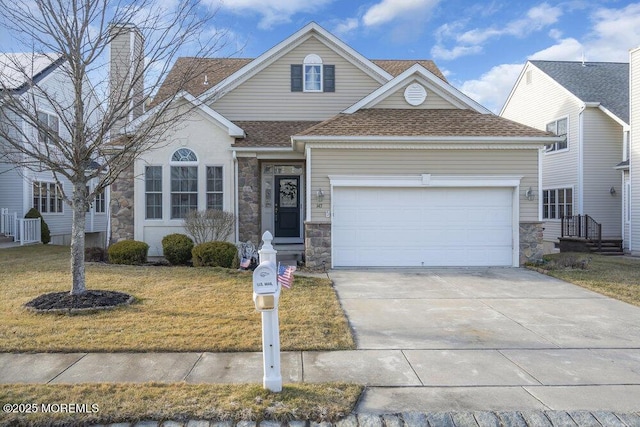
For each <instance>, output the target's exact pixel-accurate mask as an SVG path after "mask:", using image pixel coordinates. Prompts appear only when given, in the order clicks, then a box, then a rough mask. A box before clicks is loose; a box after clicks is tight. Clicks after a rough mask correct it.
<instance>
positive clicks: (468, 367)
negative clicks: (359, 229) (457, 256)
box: [321, 268, 640, 413]
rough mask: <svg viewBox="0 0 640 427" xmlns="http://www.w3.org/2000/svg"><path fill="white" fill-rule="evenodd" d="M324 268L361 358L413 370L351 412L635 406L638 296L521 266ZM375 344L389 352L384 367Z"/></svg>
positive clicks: (639, 357)
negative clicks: (619, 295)
mask: <svg viewBox="0 0 640 427" xmlns="http://www.w3.org/2000/svg"><path fill="white" fill-rule="evenodd" d="M330 276H331V279H332V280H333V281H334V284H335V288H336V290H337V293H338V296H339V298H340V301H341V304H342V305H343V308H344V310H345V312H346V314H347V317H348V318H349V321H350V324H351V326H352V328H353V330H354V333H355V337H356V342H357V347H358V349H359V350H366V351H365V352H364V353H362V354H367V353H370V354H371V357H372V360H370V361H368V362H366V363H367V364H369V366H374V365H373V364H374V363H377V366H378V368H377V369H375V370H374V371H376V372H377V373H378V374H379V375H383V374H384V375H391V376H393V375H395V374H397V375H398V378H406V377H411V378H413V380H414V382H413V383H412V385H413V386H414V387H413V388H408V387H404V388H389V387H375V386H374V387H370V388H368V389H367V391H366V393H365V396H364V398H363V400H362V401H361V402H360V404H359V410H360V411H364V412H380V413H384V412H389V411H406V410H421V409H423V408H424V405H427V406H431V407H434V406H435V407H436V408H440V409H441V410H442V409H444V410H451V409H452V408H453V409H455V408H457V407H458V408H464V409H467V410H468V409H476V408H482V407H484V408H487V407H497V408H500V409H509V408H526V409H562V410H566V409H574V410H575V409H586V410H596V409H603V410H604V409H607V410H618V411H638V410H640V399H639V398H638V396H640V308H638V307H634V306H632V305H629V304H626V303H623V302H620V301H617V300H613V299H610V298H607V297H604V296H602V295H599V294H597V293H594V292H591V291H588V290H585V289H583V288H580V287H578V286H575V285H572V284H569V283H566V282H563V281H560V280H557V279H554V278H551V277H548V276H545V275H542V274H539V273H536V272H533V271H530V270H526V269H516V268H469V269H457V268H456V269H424V270H333V271H331V272H330ZM380 351H384V354H388V352H389V351H397V353H396V358H397V360H395V362H394V363H396V365H394V367H393V368H392V369H386V368H385V363H381V362H380V361H377V362H376V356H375V355H376V353H379V352H380ZM325 357H330V356H325ZM383 362H384V361H383ZM321 363H322V364H327V363H330V361H327V360H325V361H321ZM387 365H389V364H388V363H387ZM394 372H395V373H394ZM343 374H344V373H343ZM355 375H356V374H355V373H354V376H355ZM413 375H415V377H414V376H413ZM387 383H388V381H387ZM369 384H371V385H373V384H375V380H374V379H372V380H371V381H370V382H369ZM406 385H409V382H407V383H406Z"/></svg>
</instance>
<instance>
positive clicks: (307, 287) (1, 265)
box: [0, 245, 355, 352]
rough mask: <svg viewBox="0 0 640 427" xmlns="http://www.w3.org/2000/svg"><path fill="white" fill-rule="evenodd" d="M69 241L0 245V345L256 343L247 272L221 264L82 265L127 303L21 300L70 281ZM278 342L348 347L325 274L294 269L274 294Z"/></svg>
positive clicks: (288, 346) (111, 347)
mask: <svg viewBox="0 0 640 427" xmlns="http://www.w3.org/2000/svg"><path fill="white" fill-rule="evenodd" d="M70 280H71V278H70V274H69V248H67V247H60V246H42V245H38V246H30V247H21V248H11V249H4V250H0V351H5V352H8V351H16V352H28V351H34V352H76V351H80V352H84V351H94V352H95V351H97V352H100V351H107V352H111V351H212V352H224V351H260V349H261V326H260V313H258V312H256V311H255V308H254V305H253V301H252V275H251V274H250V273H249V272H240V271H236V270H227V269H220V268H190V267H154V266H119V265H109V264H94V263H88V264H87V288H88V289H104V290H113V291H120V292H125V293H128V294H130V295H133V296H135V297H136V298H137V302H136V303H134V304H133V305H131V306H127V307H123V308H118V309H115V310H112V311H106V312H100V313H94V314H88V315H72V316H69V315H62V314H34V313H31V312H28V311H26V310H25V309H24V307H23V305H24V304H25V303H26V302H28V301H30V300H31V299H33V298H35V297H37V296H38V295H41V294H44V293H49V292H60V291H66V290H68V289H69V288H70ZM280 302H281V304H280V326H281V346H282V349H283V350H337V349H353V348H355V345H354V342H353V338H352V336H351V332H350V329H349V327H348V322H347V320H346V318H345V316H344V313H343V311H342V309H341V307H340V304H339V302H338V300H337V297H336V295H335V292H334V290H333V288H332V287H331V284H330V281H329V280H327V279H320V278H311V277H301V276H297V277H296V280H295V283H294V286H293V287H292V289H290V290H287V289H284V290H283V292H282V294H281V299H280Z"/></svg>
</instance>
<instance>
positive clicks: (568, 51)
mask: <svg viewBox="0 0 640 427" xmlns="http://www.w3.org/2000/svg"><path fill="white" fill-rule="evenodd" d="M583 52H584V46H582V44H581V43H580V42H579V41H578V40H576V39H574V38H566V39H562V40H560V41H559V42H558V43H557V44H555V45H553V46H551V47H548V48H546V49H542V50H540V51H538V52H536V53H534V54H533V55H529V59H542V60H546V61H580V60H581V59H582V54H583Z"/></svg>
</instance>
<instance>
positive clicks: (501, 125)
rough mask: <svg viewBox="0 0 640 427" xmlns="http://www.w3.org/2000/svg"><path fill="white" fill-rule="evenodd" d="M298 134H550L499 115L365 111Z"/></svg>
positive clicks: (441, 110) (398, 110)
mask: <svg viewBox="0 0 640 427" xmlns="http://www.w3.org/2000/svg"><path fill="white" fill-rule="evenodd" d="M298 135H301V136H303V135H313V136H338V135H345V136H426V137H434V136H435V137H438V136H442V137H456V136H459V137H544V136H553V135H552V134H551V133H548V132H545V131H541V130H538V129H534V128H532V127H529V126H525V125H523V124H520V123H516V122H514V121H511V120H507V119H505V118H502V117H499V116H496V115H494V114H481V113H478V112H476V111H473V110H461V109H433V110H430V109H415V110H405V109H385V108H375V109H362V110H359V111H357V112H355V113H353V114H339V115H337V116H335V117H333V118H331V119H329V120H325V121H324V122H322V123H320V124H318V125H316V126H313V127H311V128H309V129H307V130H305V131H304V132H301V133H299V134H298Z"/></svg>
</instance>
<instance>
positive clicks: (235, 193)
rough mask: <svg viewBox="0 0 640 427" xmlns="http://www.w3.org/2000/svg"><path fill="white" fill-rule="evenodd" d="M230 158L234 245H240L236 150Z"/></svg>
mask: <svg viewBox="0 0 640 427" xmlns="http://www.w3.org/2000/svg"><path fill="white" fill-rule="evenodd" d="M232 156H233V191H234V201H233V204H234V210H235V217H236V229H235V233H236V244H238V243H240V224H239V223H240V212H239V211H238V207H239V203H238V194H239V191H238V156H237V151H236V150H232Z"/></svg>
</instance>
